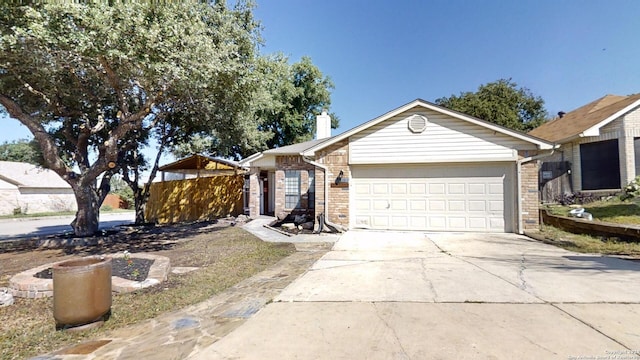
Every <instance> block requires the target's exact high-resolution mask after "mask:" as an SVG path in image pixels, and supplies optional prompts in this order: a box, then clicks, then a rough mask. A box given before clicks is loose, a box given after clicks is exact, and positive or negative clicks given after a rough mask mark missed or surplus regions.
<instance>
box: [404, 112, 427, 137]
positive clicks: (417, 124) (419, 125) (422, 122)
mask: <svg viewBox="0 0 640 360" xmlns="http://www.w3.org/2000/svg"><path fill="white" fill-rule="evenodd" d="M407 122H408V124H409V130H411V132H412V133H416V134H419V133H421V132H423V131H424V129H426V128H427V122H428V120H427V118H426V117H424V116H422V115H417V114H416V115H412V116H410V117H409V119H408V121H407Z"/></svg>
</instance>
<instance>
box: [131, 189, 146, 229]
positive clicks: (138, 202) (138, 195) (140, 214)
mask: <svg viewBox="0 0 640 360" xmlns="http://www.w3.org/2000/svg"><path fill="white" fill-rule="evenodd" d="M133 194H134V195H133V197H134V204H135V210H136V220H135V224H136V225H142V224H144V223H145V222H146V221H145V218H144V209H145V207H146V205H147V198H148V196H145V193H144V189H141V188H137V189H135V191H134V193H133Z"/></svg>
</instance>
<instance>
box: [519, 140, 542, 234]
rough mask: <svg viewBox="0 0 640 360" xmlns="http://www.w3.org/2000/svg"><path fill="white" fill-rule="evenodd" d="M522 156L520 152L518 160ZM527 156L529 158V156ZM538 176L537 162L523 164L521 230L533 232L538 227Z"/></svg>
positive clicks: (521, 171)
mask: <svg viewBox="0 0 640 360" xmlns="http://www.w3.org/2000/svg"><path fill="white" fill-rule="evenodd" d="M523 155H524V154H523V152H521V153H520V158H522V157H524V156H523ZM528 155H529V156H531V154H528ZM538 174H539V163H538V161H530V162H527V163H524V164H522V166H521V168H520V199H521V201H522V208H521V209H522V226H523V228H524V229H521V230H534V229H539V227H540V215H539V210H538V209H539V207H540V194H539V188H538V181H539V180H538ZM516 206H517V203H516ZM517 216H518V214H517V208H516V217H517Z"/></svg>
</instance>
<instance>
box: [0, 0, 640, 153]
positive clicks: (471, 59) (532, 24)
mask: <svg viewBox="0 0 640 360" xmlns="http://www.w3.org/2000/svg"><path fill="white" fill-rule="evenodd" d="M256 2H257V7H256V9H255V11H254V16H255V17H256V18H257V19H258V20H259V21H260V22H261V23H262V27H263V29H262V38H263V40H264V45H263V46H262V47H261V49H260V52H261V53H263V54H271V53H276V52H281V53H284V54H285V55H288V56H289V58H290V61H291V62H295V61H299V60H300V58H301V57H302V56H309V57H311V59H312V61H313V63H314V64H315V65H316V66H318V68H319V69H320V70H321V71H322V72H323V74H325V75H327V76H329V77H330V78H331V79H332V80H333V82H334V84H335V89H334V90H333V92H332V98H331V99H332V105H331V109H330V110H331V111H332V112H335V113H336V114H337V115H338V116H339V118H340V127H339V128H338V129H334V130H333V132H332V134H333V135H336V134H339V133H341V132H344V131H346V130H349V129H351V128H353V127H355V126H357V125H359V124H361V123H364V122H366V121H369V120H371V119H374V118H376V117H378V116H380V115H382V114H384V113H386V112H388V111H391V110H393V109H395V108H398V107H400V106H402V105H404V104H406V103H409V102H411V101H413V100H415V99H417V98H420V99H423V100H427V101H431V102H433V101H435V100H436V99H437V98H440V97H448V96H451V95H454V94H455V95H459V94H460V93H461V92H467V91H475V90H477V88H478V86H480V85H482V84H486V83H488V82H493V81H496V80H498V79H512V81H514V82H515V83H517V84H518V85H519V86H522V87H526V88H528V89H529V90H530V91H531V92H532V93H533V94H534V95H537V96H540V97H542V98H543V99H544V101H545V105H546V108H547V110H548V112H549V114H550V115H552V116H553V115H555V114H557V112H558V111H565V112H568V111H571V110H573V109H575V108H578V107H580V106H582V105H585V104H587V103H589V102H591V101H593V100H595V99H597V98H600V97H602V96H604V95H606V94H617V95H629V94H633V93H639V92H640V66H639V64H640V41H638V36H639V35H640V20H638V19H639V18H638V16H640V1H637V0H608V1H607V0H599V1H596V0H562V1H558V0H535V1H533V0H531V1H507V0H483V1H472V0H428V1H427V0H423V1H417V0H414V1H409V0H396V1H388V0H386V1H380V0H368V1H360V0H358V1H356V0H323V1H317V0H313V1H312V0H256ZM0 124H2V129H3V131H0V143H2V142H4V141H12V140H17V139H21V138H31V136H30V133H29V132H28V131H27V130H26V128H25V127H24V126H21V125H19V123H18V121H17V120H14V119H6V118H0Z"/></svg>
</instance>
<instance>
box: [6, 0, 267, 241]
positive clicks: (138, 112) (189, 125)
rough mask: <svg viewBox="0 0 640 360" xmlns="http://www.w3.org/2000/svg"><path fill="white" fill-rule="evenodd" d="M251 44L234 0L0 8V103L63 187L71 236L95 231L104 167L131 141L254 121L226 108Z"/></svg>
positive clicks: (241, 87)
mask: <svg viewBox="0 0 640 360" xmlns="http://www.w3.org/2000/svg"><path fill="white" fill-rule="evenodd" d="M256 41H257V33H256V24H255V23H254V21H253V18H252V15H251V9H250V7H247V6H245V4H244V3H243V2H242V1H240V2H238V5H236V7H235V8H234V9H228V8H227V7H226V5H225V4H224V2H214V3H213V4H209V3H204V2H160V3H156V2H126V3H121V2H107V3H101V2H98V3H90V4H84V3H60V4H35V5H31V6H19V7H16V6H14V5H10V4H9V3H6V4H4V3H3V4H1V5H0V104H1V105H3V106H4V108H5V109H6V111H7V112H8V113H9V115H11V117H13V118H15V119H18V121H20V122H21V123H22V124H23V125H25V126H26V127H27V128H28V129H29V130H30V131H31V133H32V134H33V135H34V138H35V140H36V141H37V142H38V144H39V145H40V148H41V149H42V153H43V156H44V161H45V165H46V166H47V167H48V168H50V169H52V170H53V171H55V172H56V173H58V174H59V175H60V176H61V177H62V178H63V179H65V180H66V181H67V182H68V183H69V184H70V185H71V187H72V189H73V191H74V193H75V195H76V200H77V202H78V213H77V215H76V219H75V221H74V223H73V224H72V225H73V226H74V230H75V233H76V234H77V235H91V234H93V233H94V232H95V231H96V230H97V226H98V220H97V219H98V211H99V210H98V209H99V205H100V203H101V202H102V199H103V197H104V196H106V192H107V191H108V182H109V178H110V176H109V174H112V172H113V168H117V167H118V166H119V165H118V163H119V161H122V160H123V159H127V158H128V156H129V155H131V154H134V155H135V154H137V153H138V149H137V148H136V146H135V144H137V143H138V141H147V140H148V137H149V136H152V135H155V136H157V138H159V139H160V141H161V143H162V144H164V145H166V144H169V143H171V142H172V141H178V140H179V138H180V137H182V138H183V139H184V138H185V137H186V136H188V134H189V133H191V132H195V131H198V130H199V129H201V128H202V127H209V128H211V129H214V130H215V131H217V133H219V134H225V136H226V138H225V139H224V141H227V142H233V141H234V140H233V137H242V134H243V130H244V129H251V128H253V129H255V128H256V125H255V124H248V123H246V122H245V121H250V120H251V119H250V118H248V117H242V118H237V117H236V116H235V114H237V113H239V112H243V111H246V110H245V109H244V106H245V105H246V104H247V101H246V100H245V98H246V97H247V96H249V95H248V94H250V93H251V92H252V91H253V90H252V89H253V88H252V86H253V85H252V84H251V82H250V80H251V78H250V77H248V76H245V75H246V74H247V72H248V71H250V69H249V67H248V63H250V61H249V60H250V59H252V58H253V57H254V49H255V44H256ZM127 154H129V155H127ZM103 173H105V174H106V176H103V180H102V181H103V182H102V185H101V186H98V185H97V183H96V179H97V178H98V177H99V176H100V175H101V174H103Z"/></svg>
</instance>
